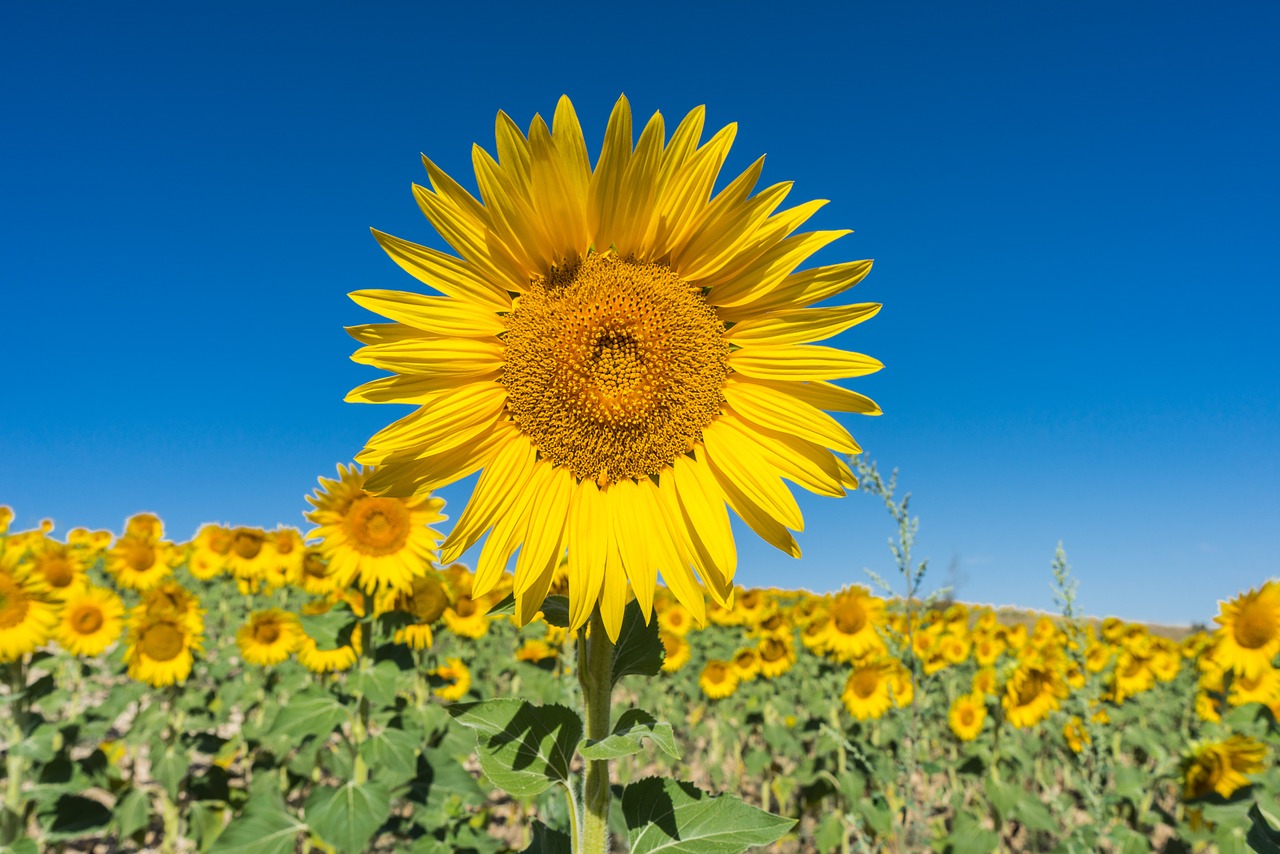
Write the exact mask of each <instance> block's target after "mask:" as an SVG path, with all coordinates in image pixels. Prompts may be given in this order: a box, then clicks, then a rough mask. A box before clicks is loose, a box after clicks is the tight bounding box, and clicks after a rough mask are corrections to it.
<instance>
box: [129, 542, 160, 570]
mask: <svg viewBox="0 0 1280 854" xmlns="http://www.w3.org/2000/svg"><path fill="white" fill-rule="evenodd" d="M124 562H125V563H127V564H128V565H129V568H130V569H132V570H133V571H134V572H146V571H147V570H148V569H150V568H151V567H153V566H155V565H156V550H155V549H153V548H151V546H150V545H148V544H147V543H144V542H140V541H138V540H134V541H133V542H131V543H130V544H129V546H128V549H127V550H126V551H125V553H124Z"/></svg>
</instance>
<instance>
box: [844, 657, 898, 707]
mask: <svg viewBox="0 0 1280 854" xmlns="http://www.w3.org/2000/svg"><path fill="white" fill-rule="evenodd" d="M892 687H893V684H892V679H891V678H890V668H889V666H888V664H887V663H886V662H885V661H884V660H883V659H880V658H877V657H871V658H866V659H862V660H860V661H858V662H855V663H854V665H853V670H852V671H851V672H850V673H849V678H848V680H846V681H845V683H844V691H842V692H841V693H840V702H842V703H844V707H845V709H846V710H847V711H848V712H849V714H850V715H852V716H853V717H854V718H855V719H856V720H860V721H868V720H876V719H878V718H882V717H884V715H885V713H886V712H888V711H889V708H890V707H891V706H893V698H892V696H891V693H892Z"/></svg>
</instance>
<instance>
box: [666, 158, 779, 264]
mask: <svg viewBox="0 0 1280 854" xmlns="http://www.w3.org/2000/svg"><path fill="white" fill-rule="evenodd" d="M790 191H791V184H790V183H789V182H788V183H784V184H775V185H773V186H772V187H769V188H768V189H766V190H764V191H763V192H761V193H760V194H759V195H757V196H756V197H755V198H753V199H751V201H750V202H748V203H747V204H744V205H742V206H740V207H739V208H738V209H737V210H734V211H732V212H729V213H726V214H725V215H723V216H720V217H717V218H715V219H709V220H708V221H707V223H706V225H705V226H703V227H699V228H696V229H695V230H694V234H693V238H692V239H691V240H690V241H689V243H688V244H687V246H686V247H685V248H684V250H683V251H682V252H681V253H680V257H679V259H678V260H676V261H675V262H673V267H674V268H675V269H676V271H677V272H679V273H680V275H681V276H683V277H684V278H686V279H688V280H689V281H690V282H698V281H701V280H702V279H705V278H708V277H710V276H713V275H715V274H717V273H718V272H719V271H720V270H721V269H722V268H724V267H725V266H726V265H728V264H732V263H735V262H736V261H738V260H740V259H742V257H743V256H744V255H746V253H748V252H749V251H751V250H752V249H755V248H757V244H758V243H759V240H760V237H759V229H760V226H761V224H763V223H764V221H765V220H766V219H768V217H769V214H771V213H773V211H774V209H775V208H777V206H778V205H780V204H782V201H783V199H785V198H786V196H787V193H789V192H790ZM759 248H760V249H763V248H764V247H759ZM743 266H746V265H743Z"/></svg>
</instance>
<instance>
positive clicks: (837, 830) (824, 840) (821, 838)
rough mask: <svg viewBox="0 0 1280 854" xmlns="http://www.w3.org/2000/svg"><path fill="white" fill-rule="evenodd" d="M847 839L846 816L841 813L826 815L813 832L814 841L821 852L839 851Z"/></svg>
mask: <svg viewBox="0 0 1280 854" xmlns="http://www.w3.org/2000/svg"><path fill="white" fill-rule="evenodd" d="M845 837H846V833H845V829H844V816H842V815H840V813H839V812H829V813H827V814H826V815H824V816H823V817H822V819H821V820H820V821H819V822H818V826H817V828H815V829H814V831H813V841H814V844H815V845H817V846H818V850H819V851H839V850H840V843H842V842H844V841H845Z"/></svg>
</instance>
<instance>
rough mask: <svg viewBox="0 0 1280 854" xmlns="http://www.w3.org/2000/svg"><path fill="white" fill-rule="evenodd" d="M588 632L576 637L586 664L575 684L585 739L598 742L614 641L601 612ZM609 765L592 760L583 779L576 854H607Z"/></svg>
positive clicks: (605, 721)
mask: <svg viewBox="0 0 1280 854" xmlns="http://www.w3.org/2000/svg"><path fill="white" fill-rule="evenodd" d="M590 625H591V630H590V633H589V634H588V633H587V631H586V630H585V628H584V629H582V630H580V633H579V636H578V651H579V654H580V655H581V653H582V652H583V651H585V652H586V656H585V657H586V661H585V662H580V663H579V665H578V680H579V682H580V684H581V685H582V698H583V705H584V707H585V711H586V729H587V738H589V739H591V740H593V741H599V740H601V739H603V738H606V737H607V736H608V735H609V723H610V720H609V716H610V705H611V702H612V700H613V652H614V649H613V641H612V640H611V639H610V638H609V633H608V632H606V631H605V628H604V620H603V619H601V617H600V609H599V608H596V610H595V611H594V612H592V614H591V624H590ZM611 796H612V793H611V792H610V790H609V761H608V760H607V759H593V760H590V761H589V762H587V774H586V779H585V780H584V782H583V799H582V800H583V820H582V829H581V832H582V837H581V839H580V840H579V842H580V845H579V847H578V848H576V849H575V854H606V852H608V850H609V801H610V799H611Z"/></svg>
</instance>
